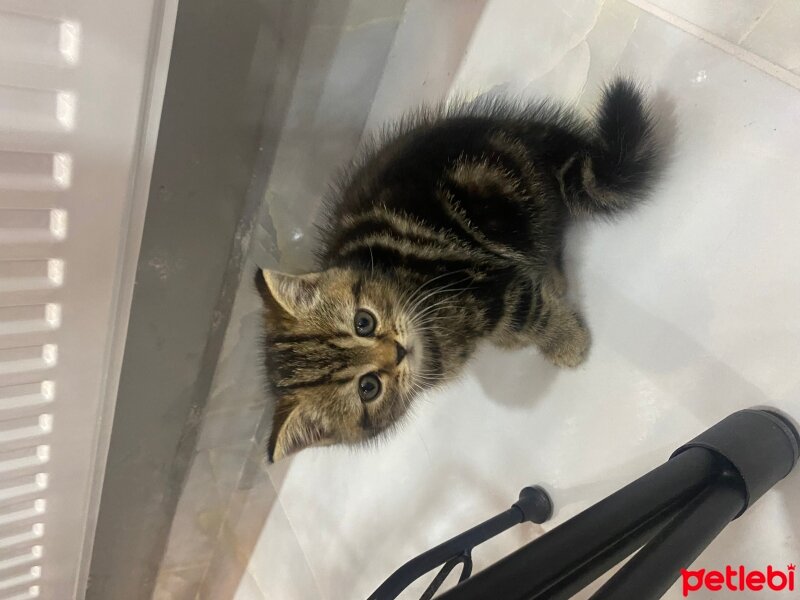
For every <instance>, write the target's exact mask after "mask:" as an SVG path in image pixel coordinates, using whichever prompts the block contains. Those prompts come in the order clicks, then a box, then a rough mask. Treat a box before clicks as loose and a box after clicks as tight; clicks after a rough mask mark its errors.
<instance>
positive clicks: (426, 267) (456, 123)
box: [256, 80, 658, 460]
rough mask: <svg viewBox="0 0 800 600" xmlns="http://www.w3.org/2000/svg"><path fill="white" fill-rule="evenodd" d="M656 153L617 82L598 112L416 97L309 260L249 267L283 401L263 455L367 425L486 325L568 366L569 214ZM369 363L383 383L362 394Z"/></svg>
mask: <svg viewBox="0 0 800 600" xmlns="http://www.w3.org/2000/svg"><path fill="white" fill-rule="evenodd" d="M657 159H658V152H657V148H656V146H655V143H654V140H653V133H652V122H651V118H650V116H649V113H648V110H647V108H646V106H645V105H644V102H643V100H642V97H641V94H640V93H639V92H638V91H637V89H636V88H635V86H633V85H632V84H631V83H630V82H627V81H624V80H618V81H616V82H614V83H613V84H611V85H610V86H609V87H608V88H607V89H606V91H605V95H604V98H603V100H602V102H601V105H600V108H599V111H598V114H597V119H596V121H595V122H594V123H590V122H586V121H583V120H582V119H580V118H579V117H577V116H576V115H574V114H572V113H571V112H569V111H566V110H564V109H561V108H558V107H555V106H553V105H551V104H547V103H544V104H536V105H521V104H519V105H517V104H512V103H508V102H503V101H499V100H493V101H491V102H481V103H477V104H475V103H474V104H469V105H464V106H460V107H458V108H455V109H447V110H441V111H429V112H419V113H417V114H415V115H413V116H411V117H409V118H408V119H406V120H404V121H402V122H401V123H400V124H399V125H397V126H396V127H395V128H394V129H392V130H391V131H388V132H387V133H385V134H384V135H383V137H381V138H380V140H379V141H378V142H375V143H373V144H372V145H370V146H369V148H368V149H367V150H366V151H365V152H364V154H363V156H362V157H361V158H360V159H358V160H357V161H356V162H355V164H354V165H353V166H352V167H351V168H350V169H349V170H348V172H347V173H346V174H345V175H344V176H343V178H342V180H341V182H340V184H339V186H338V187H337V189H336V192H335V194H333V196H332V199H331V201H330V202H329V211H328V216H327V219H326V221H325V223H324V225H323V229H322V244H321V247H320V256H319V258H320V263H321V264H320V266H321V270H320V272H318V273H315V274H311V275H305V276H291V275H285V274H281V273H274V272H270V271H264V272H259V273H257V277H256V280H257V281H256V282H257V285H258V286H259V290H260V292H261V294H262V297H263V298H264V303H265V309H266V310H265V319H266V328H265V329H266V339H265V344H264V349H265V359H266V370H267V378H268V381H269V384H270V389H271V392H272V394H273V395H274V396H275V398H276V402H277V404H276V413H275V418H274V421H273V429H272V435H271V437H270V441H269V445H268V455H269V458H270V460H272V459H277V458H280V457H282V456H285V455H287V454H289V453H292V452H296V451H298V450H301V449H302V448H305V447H307V446H311V445H325V444H332V443H359V442H364V441H368V440H372V439H374V438H375V437H376V436H377V435H378V434H380V433H382V432H385V431H387V430H388V429H391V428H392V427H393V426H395V425H396V424H397V423H399V422H400V420H401V418H402V417H403V415H405V414H406V412H407V411H408V410H409V408H410V407H411V406H412V404H413V399H414V397H416V395H417V394H418V393H420V392H422V391H424V390H427V389H429V388H431V387H434V386H436V385H439V384H440V383H442V382H445V381H447V380H449V379H452V378H453V377H455V376H457V375H458V373H459V372H460V371H461V370H462V367H463V366H464V364H465V363H466V362H467V360H468V359H469V357H470V356H471V354H472V353H473V351H474V349H475V347H476V345H477V344H478V342H479V341H481V340H484V339H485V340H489V341H491V342H493V343H495V344H498V345H500V346H504V347H509V348H515V347H523V346H527V345H530V344H535V345H536V346H538V347H539V348H540V349H541V351H542V353H543V354H544V356H545V357H547V358H548V359H549V360H550V361H552V362H553V363H555V364H556V365H559V366H563V367H574V366H576V365H578V364H580V363H581V362H582V361H583V360H584V358H585V356H586V353H587V351H588V347H589V334H588V331H587V329H586V327H585V326H584V324H583V320H582V319H581V317H580V315H579V314H578V313H577V312H576V310H575V309H574V308H573V307H572V306H570V305H569V303H567V301H566V300H565V297H564V294H565V291H566V280H565V278H564V275H563V273H562V270H561V259H560V257H561V252H562V240H563V233H564V228H565V226H566V224H567V222H568V221H569V219H570V218H571V217H573V216H576V215H581V214H599V215H613V214H615V213H617V212H619V211H621V210H623V209H625V208H628V207H630V206H631V205H633V204H634V203H635V202H637V201H638V200H639V199H641V198H642V197H643V196H644V195H645V193H646V192H647V191H648V190H649V188H650V186H651V185H652V183H653V180H654V177H655V175H656V167H657ZM359 309H366V310H368V311H369V312H370V314H372V315H374V316H375V318H376V320H377V330H376V332H375V334H374V335H373V336H370V337H359V336H358V335H356V332H355V330H354V318H355V314H356V312H357V311H358V310H359ZM398 347H402V349H403V351H407V354H405V355H404V356H403V352H399V351H398V350H397V348H398ZM367 373H374V374H376V376H377V377H379V378H380V382H381V384H382V391H381V393H380V395H379V396H378V398H376V399H375V400H371V401H368V402H364V401H362V400H361V398H360V397H359V393H358V386H359V381H360V378H362V377H363V376H364V375H365V374H367Z"/></svg>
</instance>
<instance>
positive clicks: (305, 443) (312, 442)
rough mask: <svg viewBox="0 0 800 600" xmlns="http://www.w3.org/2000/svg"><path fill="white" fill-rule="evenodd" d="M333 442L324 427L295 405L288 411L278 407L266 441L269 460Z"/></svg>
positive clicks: (272, 460)
mask: <svg viewBox="0 0 800 600" xmlns="http://www.w3.org/2000/svg"><path fill="white" fill-rule="evenodd" d="M331 443H333V439H332V438H331V437H330V436H329V435H328V434H327V432H326V431H325V429H324V428H323V427H322V426H321V425H320V424H319V423H318V422H316V421H315V420H314V419H313V418H312V417H310V416H309V415H307V414H305V412H304V411H303V409H302V408H301V407H300V406H298V405H295V406H293V407H291V408H290V409H289V410H288V411H283V410H281V409H280V407H279V408H278V409H277V410H276V413H275V417H274V418H273V420H272V433H271V434H270V436H269V442H268V443H267V459H268V460H269V462H275V461H276V460H280V459H282V458H284V457H285V456H288V455H289V454H294V453H295V452H300V450H303V449H304V448H308V447H309V446H324V445H327V444H331Z"/></svg>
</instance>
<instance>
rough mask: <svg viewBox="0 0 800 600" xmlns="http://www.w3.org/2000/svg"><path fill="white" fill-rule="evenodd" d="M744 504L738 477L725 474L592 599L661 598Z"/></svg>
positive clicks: (734, 474)
mask: <svg viewBox="0 0 800 600" xmlns="http://www.w3.org/2000/svg"><path fill="white" fill-rule="evenodd" d="M746 504H747V496H746V494H745V490H744V486H743V485H742V481H741V478H740V477H739V475H738V473H736V472H735V471H734V470H733V469H726V470H725V471H723V473H722V474H721V475H720V476H719V478H718V479H717V480H716V481H715V482H714V483H713V484H712V485H711V486H709V488H708V489H706V490H705V491H704V492H703V493H702V494H700V496H698V497H697V498H696V499H695V500H694V502H692V504H690V505H689V506H687V507H686V508H685V509H684V510H682V511H681V512H680V513H678V514H677V515H676V516H675V518H674V519H673V520H672V521H671V522H670V523H669V524H668V525H666V526H665V527H664V528H663V529H662V530H661V531H660V532H659V533H658V534H657V535H656V536H655V537H654V538H653V539H652V540H651V541H650V542H649V543H648V544H647V545H645V547H644V548H642V549H641V550H640V551H639V552H638V553H637V554H636V556H634V557H633V558H632V559H631V560H629V561H628V562H627V563H626V564H625V566H623V567H622V568H621V569H620V570H619V572H617V573H616V574H615V575H614V576H613V577H612V578H611V579H609V580H608V581H607V582H606V583H605V585H603V587H602V588H600V589H599V590H598V591H597V592H595V594H594V595H593V596H592V598H591V600H630V599H631V598H636V599H637V600H651V599H653V600H655V599H657V598H661V596H662V595H663V594H664V593H665V592H666V591H667V590H668V589H669V588H670V587H671V586H672V584H673V583H674V582H675V580H676V579H677V578H678V576H679V574H680V571H681V569H683V568H685V567H687V566H689V565H690V564H691V563H692V562H693V561H694V559H696V558H697V557H698V556H699V555H700V553H701V552H702V551H703V550H704V549H705V548H706V546H708V545H709V544H710V543H711V542H712V541H714V538H716V537H717V535H719V532H720V531H722V530H723V529H724V528H725V526H726V525H727V524H728V523H730V522H731V521H732V520H733V519H735V518H736V515H738V514H739V511H741V510H742V507H744V506H745V505H746Z"/></svg>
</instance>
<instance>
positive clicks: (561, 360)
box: [541, 315, 592, 369]
mask: <svg viewBox="0 0 800 600" xmlns="http://www.w3.org/2000/svg"><path fill="white" fill-rule="evenodd" d="M571 317H572V318H571V319H564V320H563V321H562V322H561V323H560V324H559V327H558V329H557V330H556V331H551V332H548V333H551V335H552V337H551V338H550V340H549V341H548V343H547V344H543V345H542V346H541V348H542V352H543V353H544V355H545V356H546V357H547V359H548V360H549V361H550V362H552V363H553V364H554V365H556V366H557V367H566V368H570V369H572V368H575V367H577V366H579V365H581V364H582V363H583V361H585V360H586V356H587V355H588V354H589V347H590V346H591V341H592V336H591V334H590V333H589V330H588V329H587V328H586V325H584V323H583V321H582V320H581V318H580V317H578V316H577V315H571ZM553 334H554V335H553Z"/></svg>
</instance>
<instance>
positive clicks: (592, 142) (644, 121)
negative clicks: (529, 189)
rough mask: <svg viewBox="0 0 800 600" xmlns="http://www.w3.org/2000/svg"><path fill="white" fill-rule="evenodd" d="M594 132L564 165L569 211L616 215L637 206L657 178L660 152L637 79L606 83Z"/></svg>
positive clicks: (565, 189)
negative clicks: (635, 80)
mask: <svg viewBox="0 0 800 600" xmlns="http://www.w3.org/2000/svg"><path fill="white" fill-rule="evenodd" d="M589 136H590V137H589V140H587V141H588V142H589V143H588V147H587V148H586V149H585V150H584V151H582V152H580V153H578V154H577V155H574V156H573V157H572V158H571V159H570V160H568V161H567V162H566V163H565V164H564V166H563V167H562V170H561V173H562V182H563V185H564V198H565V201H566V202H567V205H568V206H569V210H570V212H572V213H573V214H575V215H578V214H604V215H613V214H614V213H617V212H620V211H622V210H625V209H626V208H629V207H631V206H633V205H634V204H636V202H637V201H638V200H641V199H642V197H643V196H644V195H646V193H647V192H648V191H649V190H650V189H651V187H652V186H653V184H654V183H655V181H656V178H657V175H658V167H659V163H660V160H659V159H660V155H661V152H660V148H659V144H658V143H657V140H656V136H655V133H654V122H653V117H652V116H651V114H650V110H649V108H648V107H647V105H646V103H645V100H644V98H643V96H642V93H641V91H640V90H639V89H638V87H637V86H636V84H634V83H633V82H631V81H629V80H626V79H617V80H615V81H613V82H612V83H611V84H609V85H608V86H607V87H606V88H605V90H604V91H603V96H602V100H601V102H600V106H599V107H598V110H597V115H596V118H595V123H594V126H593V128H592V130H591V131H590V134H589Z"/></svg>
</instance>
